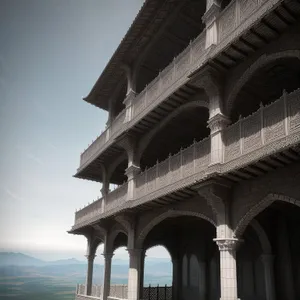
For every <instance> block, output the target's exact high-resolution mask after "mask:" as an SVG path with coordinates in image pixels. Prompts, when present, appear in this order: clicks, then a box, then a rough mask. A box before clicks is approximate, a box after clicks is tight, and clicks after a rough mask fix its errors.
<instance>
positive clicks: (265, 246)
mask: <svg viewBox="0 0 300 300" xmlns="http://www.w3.org/2000/svg"><path fill="white" fill-rule="evenodd" d="M250 226H251V227H252V228H253V229H254V231H255V232H256V234H257V236H258V239H259V241H260V244H261V248H262V250H263V253H264V254H272V246H271V243H270V240H269V238H268V236H267V234H266V232H265V230H264V229H263V227H262V226H261V225H260V224H259V222H258V221H257V220H255V219H253V220H252V221H251V222H250Z"/></svg>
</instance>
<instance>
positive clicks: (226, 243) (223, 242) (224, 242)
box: [214, 238, 241, 251]
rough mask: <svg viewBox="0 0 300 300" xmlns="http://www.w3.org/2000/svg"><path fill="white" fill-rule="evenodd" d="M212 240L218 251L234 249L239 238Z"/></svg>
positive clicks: (239, 241)
mask: <svg viewBox="0 0 300 300" xmlns="http://www.w3.org/2000/svg"><path fill="white" fill-rule="evenodd" d="M214 242H216V244H217V245H218V247H219V250H220V251H236V249H237V247H238V245H239V243H241V240H239V239H236V238H216V239H214Z"/></svg>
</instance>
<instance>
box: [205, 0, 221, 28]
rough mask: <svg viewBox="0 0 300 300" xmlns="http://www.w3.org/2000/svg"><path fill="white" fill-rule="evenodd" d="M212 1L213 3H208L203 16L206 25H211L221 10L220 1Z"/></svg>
mask: <svg viewBox="0 0 300 300" xmlns="http://www.w3.org/2000/svg"><path fill="white" fill-rule="evenodd" d="M210 2H211V3H209V4H208V5H209V6H208V7H207V9H206V12H205V13H204V15H203V17H202V21H203V22H204V23H205V24H206V26H210V24H211V23H212V22H214V21H215V20H216V18H217V16H218V15H219V13H220V11H221V6H220V4H219V1H215V0H213V1H210Z"/></svg>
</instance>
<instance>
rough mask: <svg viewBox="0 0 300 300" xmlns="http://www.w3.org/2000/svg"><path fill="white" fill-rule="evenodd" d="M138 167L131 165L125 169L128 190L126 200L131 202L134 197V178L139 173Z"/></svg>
mask: <svg viewBox="0 0 300 300" xmlns="http://www.w3.org/2000/svg"><path fill="white" fill-rule="evenodd" d="M140 170H141V169H140V167H139V166H137V165H134V164H131V165H130V166H129V167H128V168H127V169H126V172H125V174H126V175H127V178H128V189H127V200H132V199H133V197H134V189H135V181H134V180H135V176H136V175H137V174H138V173H139V172H140Z"/></svg>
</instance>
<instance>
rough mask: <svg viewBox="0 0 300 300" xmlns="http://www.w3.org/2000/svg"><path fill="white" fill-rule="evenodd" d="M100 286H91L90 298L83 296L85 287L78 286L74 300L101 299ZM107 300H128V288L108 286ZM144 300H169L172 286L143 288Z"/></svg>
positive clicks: (124, 286)
mask: <svg viewBox="0 0 300 300" xmlns="http://www.w3.org/2000/svg"><path fill="white" fill-rule="evenodd" d="M101 291H102V286H101V285H93V286H92V293H91V295H90V296H86V295H85V285H84V284H78V285H77V288H76V300H90V299H101ZM108 299H128V287H127V285H125V284H114V285H111V286H110V295H109V297H108ZM142 299H144V300H171V299H172V286H167V285H165V286H151V285H149V286H144V288H143V296H142Z"/></svg>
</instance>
